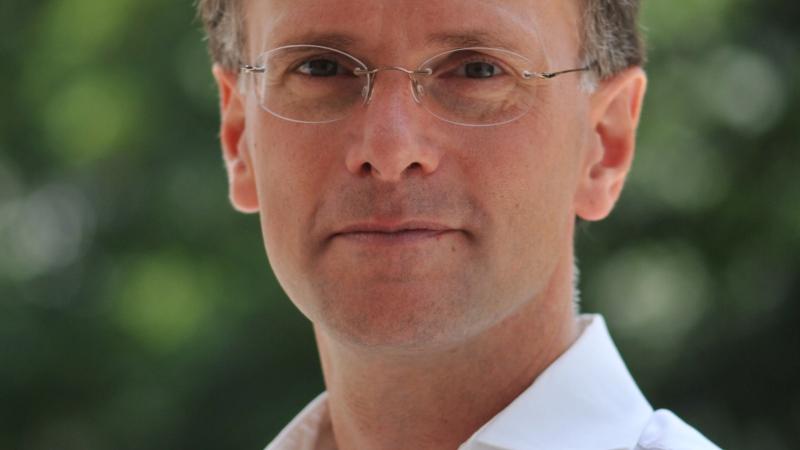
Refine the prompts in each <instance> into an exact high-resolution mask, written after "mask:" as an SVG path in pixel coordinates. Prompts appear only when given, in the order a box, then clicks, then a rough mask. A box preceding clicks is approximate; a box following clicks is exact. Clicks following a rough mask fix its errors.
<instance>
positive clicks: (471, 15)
mask: <svg viewBox="0 0 800 450" xmlns="http://www.w3.org/2000/svg"><path fill="white" fill-rule="evenodd" d="M577 3H578V2H577V1H576V0H402V1H398V0H245V17H246V19H245V22H246V24H247V37H248V43H249V45H248V50H249V52H250V55H251V57H253V56H255V55H257V54H259V53H261V52H263V51H265V50H267V49H270V48H274V47H278V46H280V45H286V44H299V43H303V44H320V45H330V46H332V47H337V48H342V49H346V50H352V51H361V52H373V51H381V52H383V53H386V52H389V53H398V54H400V53H401V52H408V51H420V52H425V51H430V50H432V49H434V48H438V49H441V48H453V47H468V46H483V45H486V46H492V47H504V48H509V49H511V50H517V51H520V52H531V51H541V50H544V51H546V52H547V53H563V52H569V51H570V50H571V51H572V52H574V51H575V49H576V48H577V44H578V39H579V35H580V33H579V32H578V17H579V14H578V7H577Z"/></svg>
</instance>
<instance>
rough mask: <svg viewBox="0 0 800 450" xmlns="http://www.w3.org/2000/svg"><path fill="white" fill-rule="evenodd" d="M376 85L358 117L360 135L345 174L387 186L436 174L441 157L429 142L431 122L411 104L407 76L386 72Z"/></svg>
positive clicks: (354, 145)
mask: <svg viewBox="0 0 800 450" xmlns="http://www.w3.org/2000/svg"><path fill="white" fill-rule="evenodd" d="M375 81H378V82H377V83H376V84H375V85H374V88H373V92H372V97H371V99H370V101H369V103H368V104H367V106H366V107H365V108H364V109H363V110H362V111H361V113H360V114H359V119H360V120H359V121H358V122H359V125H360V129H361V133H360V134H359V135H358V136H359V138H358V139H356V140H355V142H353V144H352V146H351V147H350V148H349V149H348V152H347V156H346V165H347V169H348V171H350V172H351V173H353V174H354V175H357V176H362V177H374V178H376V179H378V180H381V181H386V182H398V181H401V180H402V179H403V178H405V177H409V176H413V175H422V176H424V175H428V174H431V173H433V172H435V171H436V170H437V168H438V166H439V163H440V160H441V156H442V155H441V153H440V151H438V150H437V149H436V148H434V146H433V145H431V141H430V139H429V136H430V134H431V128H430V126H431V121H432V118H431V117H430V115H429V114H426V112H425V111H424V110H423V108H422V107H421V106H420V105H419V104H418V103H416V102H415V101H414V98H413V96H412V93H411V90H410V89H409V86H410V81H409V78H408V75H407V74H404V73H402V72H398V71H387V72H384V73H381V77H380V80H378V79H377V78H376V79H375V80H373V82H375Z"/></svg>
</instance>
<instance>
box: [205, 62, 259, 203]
mask: <svg viewBox="0 0 800 450" xmlns="http://www.w3.org/2000/svg"><path fill="white" fill-rule="evenodd" d="M212 72H213V74H214V79H215V80H216V81H217V88H218V89H219V101H220V120H221V124H220V141H221V142H222V157H223V159H224V161H225V167H226V169H227V171H228V186H229V187H228V195H229V197H230V200H231V204H232V205H233V207H234V208H235V209H236V210H237V211H240V212H243V213H254V212H258V195H257V191H256V180H255V172H254V171H253V164H252V159H251V157H250V152H249V151H248V149H247V139H246V137H245V114H244V99H243V98H242V96H241V94H240V92H239V89H238V82H239V81H238V77H237V74H236V73H234V72H231V71H229V70H227V69H225V68H223V67H222V66H220V65H219V64H214V67H213V69H212Z"/></svg>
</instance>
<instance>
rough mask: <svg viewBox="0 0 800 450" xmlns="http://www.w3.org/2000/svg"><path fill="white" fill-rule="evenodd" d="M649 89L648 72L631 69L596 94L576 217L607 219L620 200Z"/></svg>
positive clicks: (618, 75)
mask: <svg viewBox="0 0 800 450" xmlns="http://www.w3.org/2000/svg"><path fill="white" fill-rule="evenodd" d="M646 89H647V76H646V75H645V73H644V70H642V68H641V67H631V68H629V69H626V70H625V71H623V72H621V73H619V74H617V75H615V76H613V77H611V78H609V79H607V80H604V81H603V82H602V83H601V84H600V86H599V87H598V88H597V90H596V91H595V92H594V93H593V94H592V97H591V100H590V124H591V126H592V132H591V136H590V138H589V140H588V151H587V152H586V153H585V155H584V159H583V161H582V167H581V170H582V172H581V179H580V184H579V186H578V191H577V192H576V195H575V213H576V214H577V215H578V216H579V217H580V218H582V219H584V220H589V221H596V220H602V219H604V218H605V217H606V216H608V214H609V213H611V210H612V209H613V208H614V204H615V203H616V202H617V199H619V196H620V193H621V192H622V186H623V185H624V184H625V178H626V177H627V175H628V172H629V171H630V169H631V164H632V162H633V154H634V150H635V148H636V128H637V127H638V125H639V115H640V113H641V111H642V101H643V100H644V93H645V90H646Z"/></svg>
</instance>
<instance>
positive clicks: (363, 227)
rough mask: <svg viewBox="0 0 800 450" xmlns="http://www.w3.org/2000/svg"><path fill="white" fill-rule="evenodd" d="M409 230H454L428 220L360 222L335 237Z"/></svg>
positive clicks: (336, 233)
mask: <svg viewBox="0 0 800 450" xmlns="http://www.w3.org/2000/svg"><path fill="white" fill-rule="evenodd" d="M409 230H423V231H448V230H453V228H452V227H449V226H447V225H443V224H441V223H437V222H430V221H426V220H407V221H402V222H400V221H395V222H391V221H386V222H381V221H372V222H359V223H355V224H352V225H348V226H346V227H344V228H341V229H339V230H338V231H336V232H335V233H333V235H332V237H333V236H337V235H340V234H348V233H398V232H401V231H409Z"/></svg>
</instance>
